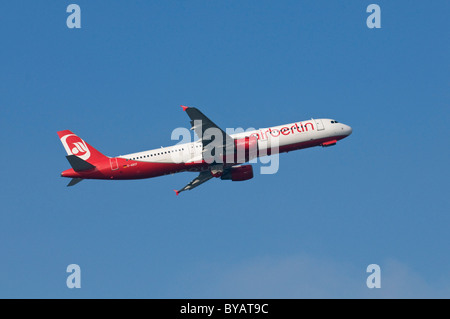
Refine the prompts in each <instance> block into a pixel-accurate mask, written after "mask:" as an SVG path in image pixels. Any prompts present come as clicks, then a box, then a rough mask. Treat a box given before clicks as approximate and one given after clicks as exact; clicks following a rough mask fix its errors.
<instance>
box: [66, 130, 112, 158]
mask: <svg viewBox="0 0 450 319" xmlns="http://www.w3.org/2000/svg"><path fill="white" fill-rule="evenodd" d="M58 136H59V138H60V140H61V143H62V145H63V146H64V148H65V149H66V152H67V155H76V156H78V157H79V158H81V159H82V160H85V161H86V162H88V163H91V164H94V163H97V162H99V161H101V160H105V159H108V157H107V156H105V155H103V154H102V153H100V152H99V151H97V150H96V149H95V148H93V147H92V146H91V145H89V144H88V143H86V142H85V141H83V140H82V139H81V138H79V137H78V136H76V135H75V134H74V133H72V132H71V131H69V130H64V131H59V132H58Z"/></svg>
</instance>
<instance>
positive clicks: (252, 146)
mask: <svg viewBox="0 0 450 319" xmlns="http://www.w3.org/2000/svg"><path fill="white" fill-rule="evenodd" d="M234 155H235V158H234V159H235V162H236V163H245V162H248V161H250V160H251V159H254V158H256V157H257V156H258V139H257V138H256V137H255V136H247V137H244V138H239V139H235V140H234Z"/></svg>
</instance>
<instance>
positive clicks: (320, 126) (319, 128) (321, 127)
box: [315, 119, 325, 131]
mask: <svg viewBox="0 0 450 319" xmlns="http://www.w3.org/2000/svg"><path fill="white" fill-rule="evenodd" d="M315 121H316V127H317V130H318V131H322V130H324V129H325V127H324V126H323V122H322V120H320V119H319V120H315Z"/></svg>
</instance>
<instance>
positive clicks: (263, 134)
mask: <svg viewBox="0 0 450 319" xmlns="http://www.w3.org/2000/svg"><path fill="white" fill-rule="evenodd" d="M308 125H309V126H310V129H311V130H314V125H313V124H312V123H310V122H308V123H306V124H303V123H301V122H300V126H299V125H298V124H297V123H295V124H294V125H292V126H291V127H288V126H285V127H282V128H281V129H279V130H278V129H272V128H268V129H266V130H259V131H258V132H256V133H253V134H252V136H255V137H256V138H257V139H258V140H265V139H267V138H268V136H269V134H270V135H271V136H272V137H279V136H280V135H285V136H286V135H289V134H294V133H295V131H297V132H299V133H302V132H308Z"/></svg>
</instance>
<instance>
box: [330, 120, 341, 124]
mask: <svg viewBox="0 0 450 319" xmlns="http://www.w3.org/2000/svg"><path fill="white" fill-rule="evenodd" d="M335 123H339V122H338V121H335V120H333V121H331V124H335Z"/></svg>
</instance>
